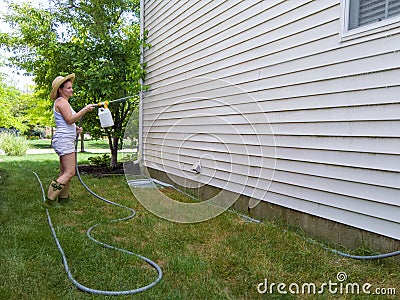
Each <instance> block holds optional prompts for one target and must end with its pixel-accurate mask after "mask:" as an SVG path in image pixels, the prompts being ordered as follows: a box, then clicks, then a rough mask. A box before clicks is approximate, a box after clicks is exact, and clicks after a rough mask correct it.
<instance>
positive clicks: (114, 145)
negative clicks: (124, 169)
mask: <svg viewBox="0 0 400 300" xmlns="http://www.w3.org/2000/svg"><path fill="white" fill-rule="evenodd" d="M107 137H108V145H109V146H110V151H111V161H110V167H111V168H116V167H117V166H118V142H119V138H117V137H111V134H108V135H107Z"/></svg>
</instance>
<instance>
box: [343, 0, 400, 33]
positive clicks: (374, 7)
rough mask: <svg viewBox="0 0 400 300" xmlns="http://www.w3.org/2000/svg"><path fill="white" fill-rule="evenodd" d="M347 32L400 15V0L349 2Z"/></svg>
mask: <svg viewBox="0 0 400 300" xmlns="http://www.w3.org/2000/svg"><path fill="white" fill-rule="evenodd" d="M348 9H349V19H348V28H347V30H352V29H355V28H358V27H362V26H365V25H368V24H373V23H377V22H380V21H383V20H386V19H388V18H391V17H394V16H399V15H400V0H350V1H349V8H348Z"/></svg>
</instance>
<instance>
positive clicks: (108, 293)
mask: <svg viewBox="0 0 400 300" xmlns="http://www.w3.org/2000/svg"><path fill="white" fill-rule="evenodd" d="M77 144H78V135H77V138H76V143H75V149H76V148H77ZM77 161H78V156H77V154H76V155H75V162H76V175H77V177H78V179H79V181H80V183H81V184H82V185H83V187H84V188H85V189H86V190H87V191H88V192H89V193H90V194H92V195H93V196H95V197H96V198H98V199H100V200H102V201H104V202H106V203H109V204H112V205H115V206H118V207H121V208H124V209H127V210H128V211H130V213H131V214H130V215H129V216H127V217H125V218H121V219H115V220H112V221H111V222H119V221H126V220H129V219H131V218H133V217H134V216H135V215H136V212H135V210H134V209H132V208H130V207H127V206H124V205H121V204H119V203H115V202H113V201H110V200H108V199H106V198H103V197H101V196H99V195H97V194H96V193H94V192H93V191H92V190H91V189H90V188H89V187H88V186H87V185H86V184H85V182H84V181H83V180H82V177H81V176H80V173H79V170H78V163H77ZM31 172H32V173H33V174H34V175H35V176H36V179H37V180H38V182H39V184H40V188H41V190H42V198H43V201H46V195H45V192H44V189H43V185H42V182H41V180H40V178H39V176H38V174H37V173H35V172H33V171H31ZM46 215H47V221H48V223H49V226H50V229H51V233H52V235H53V238H54V240H55V243H56V245H57V248H58V250H59V252H60V254H61V257H62V261H63V265H64V268H65V271H66V273H67V275H68V278H69V279H70V280H71V282H72V283H73V284H74V285H75V286H76V287H77V288H78V289H79V290H81V291H84V292H87V293H91V294H98V295H106V296H118V295H131V294H137V293H140V292H143V291H145V290H148V289H150V288H152V287H153V286H155V285H156V284H157V283H158V282H159V281H160V280H161V279H162V270H161V268H160V267H159V266H158V265H157V264H156V263H155V262H154V261H152V260H150V259H148V258H147V257H144V256H142V255H139V254H137V253H134V252H131V251H128V250H125V249H122V248H117V247H114V246H111V245H108V244H105V243H103V242H100V241H99V240H96V239H95V238H93V237H92V236H91V235H90V233H91V231H92V230H93V229H94V228H95V227H97V226H98V225H99V224H95V225H93V226H92V227H90V228H89V229H88V230H87V231H86V235H87V237H88V238H89V239H90V240H92V241H93V242H95V243H97V244H99V245H101V246H103V247H105V248H108V249H112V250H116V251H119V252H122V253H125V254H128V255H134V256H136V257H138V258H140V259H142V260H144V261H145V262H146V263H148V264H149V265H150V266H151V267H152V268H154V269H155V270H156V271H157V273H158V277H157V279H156V280H154V281H153V282H151V283H150V284H148V285H146V286H143V287H140V288H137V289H131V290H122V291H107V290H98V289H92V288H89V287H87V286H84V285H82V284H81V283H79V282H78V281H77V280H76V279H75V278H74V277H73V275H72V273H71V270H70V268H69V265H68V260H67V257H66V256H65V253H64V250H63V248H62V246H61V244H60V241H59V240H58V238H57V234H56V232H55V230H54V226H53V223H52V221H51V217H50V212H49V209H48V208H46Z"/></svg>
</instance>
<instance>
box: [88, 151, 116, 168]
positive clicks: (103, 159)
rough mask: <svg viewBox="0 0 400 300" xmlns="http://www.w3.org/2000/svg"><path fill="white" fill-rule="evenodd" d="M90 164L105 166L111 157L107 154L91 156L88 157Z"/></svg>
mask: <svg viewBox="0 0 400 300" xmlns="http://www.w3.org/2000/svg"><path fill="white" fill-rule="evenodd" d="M88 160H89V161H90V164H92V165H94V166H97V167H107V166H109V165H110V161H111V157H110V155H109V154H107V153H106V154H103V155H98V156H91V157H89V158H88Z"/></svg>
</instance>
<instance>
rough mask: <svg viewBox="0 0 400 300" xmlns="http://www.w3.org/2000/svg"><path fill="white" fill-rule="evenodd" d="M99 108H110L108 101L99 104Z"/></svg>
mask: <svg viewBox="0 0 400 300" xmlns="http://www.w3.org/2000/svg"><path fill="white" fill-rule="evenodd" d="M97 106H99V107H104V108H108V101H104V102H99V104H97Z"/></svg>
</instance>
